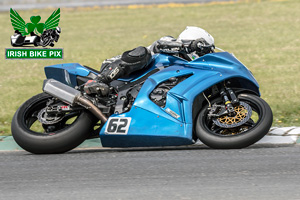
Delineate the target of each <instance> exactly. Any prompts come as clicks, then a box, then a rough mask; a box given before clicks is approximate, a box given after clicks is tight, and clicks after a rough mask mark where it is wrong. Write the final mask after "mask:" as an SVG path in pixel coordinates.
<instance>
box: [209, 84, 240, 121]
mask: <svg viewBox="0 0 300 200" xmlns="http://www.w3.org/2000/svg"><path fill="white" fill-rule="evenodd" d="M220 95H221V97H222V99H223V103H224V105H217V104H214V105H212V107H211V108H209V111H210V112H209V114H208V116H209V117H220V116H222V115H229V116H230V115H234V113H235V111H234V107H235V106H238V105H239V103H240V101H239V99H238V98H237V97H236V95H235V93H234V91H233V90H232V89H231V88H228V87H222V88H221V90H220ZM217 110H219V112H218V113H217V114H216V111H217Z"/></svg>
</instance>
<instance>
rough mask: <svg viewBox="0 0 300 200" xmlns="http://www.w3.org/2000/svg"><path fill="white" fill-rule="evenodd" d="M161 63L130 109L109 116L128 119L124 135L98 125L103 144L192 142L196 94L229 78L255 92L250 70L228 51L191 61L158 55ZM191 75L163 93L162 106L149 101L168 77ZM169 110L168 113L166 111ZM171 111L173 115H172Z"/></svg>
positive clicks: (138, 144)
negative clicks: (106, 131)
mask: <svg viewBox="0 0 300 200" xmlns="http://www.w3.org/2000/svg"><path fill="white" fill-rule="evenodd" d="M156 59H158V60H161V61H162V62H157V63H154V64H153V65H156V66H157V65H158V64H159V63H161V64H162V65H163V66H168V65H169V66H170V67H168V68H165V69H163V70H161V71H159V72H157V73H155V74H153V75H151V76H150V77H149V78H148V79H147V80H146V81H145V83H144V84H143V86H142V88H141V90H140V92H139V94H138V96H137V98H136V99H135V102H134V104H133V106H132V108H131V110H130V111H129V112H127V113H123V114H121V115H114V116H113V117H130V118H131V119H132V121H131V124H130V128H129V131H128V134H127V135H113V136H112V135H106V134H105V133H104V130H105V127H106V125H105V126H104V128H102V130H101V133H100V137H101V141H102V142H103V145H104V146H120V147H122V146H124V147H125V146H162V145H186V144H192V143H193V139H192V132H193V116H192V113H193V110H192V109H193V102H194V100H195V98H196V96H197V95H198V94H200V93H202V92H203V91H205V90H206V89H208V88H210V87H211V86H213V85H215V84H217V83H220V82H222V81H224V80H227V79H230V78H239V79H240V80H244V81H245V83H246V84H247V83H251V85H252V86H253V88H250V89H253V90H256V92H259V90H258V84H257V82H256V80H255V79H254V77H253V76H252V74H251V73H250V71H249V70H248V69H247V68H246V67H245V66H244V65H243V64H242V63H240V62H239V61H238V60H237V59H236V58H235V57H234V56H232V55H231V54H229V53H226V52H225V53H213V54H207V55H205V56H203V57H201V58H199V59H196V60H194V61H192V62H187V61H184V60H181V59H178V58H176V57H173V56H168V55H164V54H159V56H158V57H157V58H156ZM185 75H191V76H190V77H189V78H187V79H186V80H184V81H182V82H181V83H179V84H178V85H176V86H175V87H173V88H172V89H171V90H170V91H169V92H168V95H167V101H166V106H165V107H164V108H161V107H159V106H157V105H156V104H155V103H153V102H152V101H151V100H150V98H149V94H150V93H151V91H153V90H154V89H155V87H156V86H157V85H158V84H160V83H162V82H164V81H166V80H168V79H169V78H171V77H180V76H185ZM170 111H171V112H170ZM172 113H175V114H176V115H174V114H172Z"/></svg>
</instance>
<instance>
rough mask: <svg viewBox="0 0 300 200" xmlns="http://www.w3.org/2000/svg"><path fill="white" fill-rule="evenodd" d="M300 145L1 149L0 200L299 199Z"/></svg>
mask: <svg viewBox="0 0 300 200" xmlns="http://www.w3.org/2000/svg"><path fill="white" fill-rule="evenodd" d="M299 153H300V145H293V146H274V145H270V146H261V145H254V146H252V147H250V148H246V149H241V150H212V149H208V148H206V147H196V148H195V147H193V148H173V149H172V148H171V149H155V150H150V151H149V149H138V150H121V151H117V150H82V151H71V152H69V153H66V154H60V155H32V154H29V153H27V152H25V151H21V152H20V151H19V152H6V153H3V152H2V153H0V160H1V163H0V172H1V173H0V199H5V200H8V199H22V200H23V199H51V200H53V199H143V200H144V199H146V200H147V199H149V200H150V199H151V200H153V199H172V200H173V199H272V200H274V199H280V200H282V199H300V190H299V185H300V169H299V168H300V167H299V166H300V159H299Z"/></svg>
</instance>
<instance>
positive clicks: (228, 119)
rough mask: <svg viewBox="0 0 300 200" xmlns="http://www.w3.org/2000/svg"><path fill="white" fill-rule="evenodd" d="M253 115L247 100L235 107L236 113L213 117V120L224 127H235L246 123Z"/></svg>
mask: <svg viewBox="0 0 300 200" xmlns="http://www.w3.org/2000/svg"><path fill="white" fill-rule="evenodd" d="M251 115H252V108H251V106H250V105H248V104H247V103H245V102H242V101H240V105H238V106H235V107H234V115H233V116H229V115H223V116H220V117H217V118H214V119H213V122H214V123H215V124H216V125H217V126H219V127H222V128H235V127H238V126H241V125H243V124H244V123H246V122H247V121H248V120H249V119H250V117H251Z"/></svg>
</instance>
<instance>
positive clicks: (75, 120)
mask: <svg viewBox="0 0 300 200" xmlns="http://www.w3.org/2000/svg"><path fill="white" fill-rule="evenodd" d="M50 98H52V97H51V96H50V95H48V94H45V93H41V94H38V95H36V96H34V97H32V98H30V99H29V100H28V101H26V102H25V103H24V104H23V105H22V106H21V107H20V108H19V109H18V110H17V111H16V113H15V115H14V117H13V120H12V124H11V131H12V135H13V137H14V139H15V141H16V142H17V144H18V145H19V146H20V147H22V148H23V149H25V150H26V151H29V152H31V153H35V154H50V153H64V152H66V151H69V150H71V149H73V148H75V147H77V146H78V145H79V144H81V143H82V142H83V141H84V140H85V139H86V138H87V137H88V136H89V132H90V130H91V129H92V127H93V124H94V120H93V119H94V117H93V116H92V114H91V113H89V112H88V111H85V110H80V111H72V112H70V113H67V114H66V115H65V116H64V118H62V119H61V120H57V119H56V120H57V121H59V122H57V123H54V124H51V125H46V124H42V123H40V121H39V120H38V114H39V113H41V110H43V109H44V108H45V107H46V103H47V101H48V100H49V99H50Z"/></svg>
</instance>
